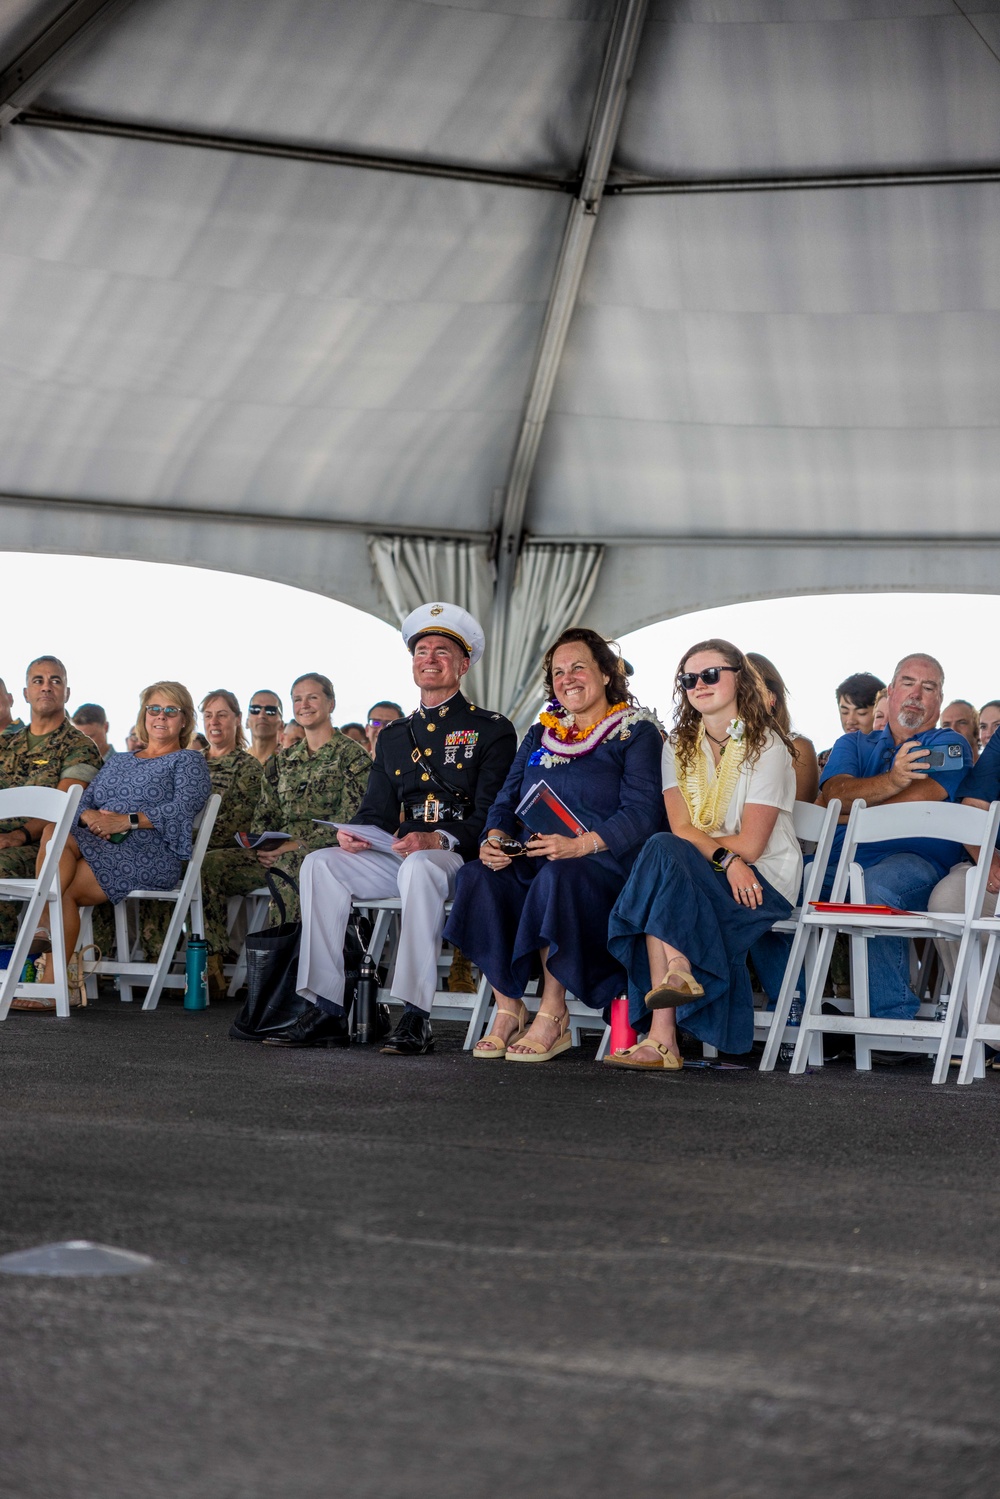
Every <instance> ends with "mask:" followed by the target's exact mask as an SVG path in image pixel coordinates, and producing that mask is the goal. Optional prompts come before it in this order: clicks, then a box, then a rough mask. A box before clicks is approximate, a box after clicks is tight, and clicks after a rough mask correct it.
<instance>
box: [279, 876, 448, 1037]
mask: <svg viewBox="0 0 1000 1499" xmlns="http://www.w3.org/2000/svg"><path fill="white" fill-rule="evenodd" d="M462 863H463V860H462V856H461V854H456V853H451V852H449V851H447V850H445V849H440V850H438V849H421V850H420V851H419V852H418V853H415V854H408V855H407V856H406V858H405V859H403V860H402V861H400V860H399V859H397V858H395V857H394V856H393V855H392V854H379V853H376V852H375V851H374V850H371V851H369V852H367V853H359V854H349V853H347V852H346V851H345V850H344V849H342V848H321V849H317V850H316V852H315V853H312V854H309V856H308V857H307V858H306V860H305V861H304V863H303V865H302V869H301V871H300V873H299V905H300V907H301V911H302V946H301V948H300V950H299V972H298V986H297V987H298V992H299V993H300V994H301V995H302V996H303V998H304V999H310V1000H312V1001H313V1003H314V1004H315V1002H316V1000H317V999H327V1000H332V1001H333V1002H334V1003H335V1004H338V1005H342V1004H343V1003H344V936H345V933H346V931H347V923H348V920H349V918H350V914H351V900H352V898H353V897H355V896H356V897H358V898H359V899H360V898H363V897H366V896H367V897H368V899H369V900H378V899H385V898H387V897H389V896H395V895H399V896H400V897H401V899H402V912H401V931H400V937H399V947H398V949H397V952H396V971H395V974H394V976H393V981H392V997H393V999H396V1000H400V1001H403V1002H405V1003H407V1004H411V1005H416V1006H417V1008H418V1009H421V1010H424V1011H425V1012H426V1013H428V1014H429V1013H430V1008H431V1005H432V1003H433V1000H434V993H435V990H436V989H437V962H438V958H439V956H440V953H441V933H442V932H443V931H444V905H445V901H446V900H449V899H450V898H451V896H452V895H453V893H454V890H455V876H456V875H457V874H458V871H459V870H460V869H461V867H462Z"/></svg>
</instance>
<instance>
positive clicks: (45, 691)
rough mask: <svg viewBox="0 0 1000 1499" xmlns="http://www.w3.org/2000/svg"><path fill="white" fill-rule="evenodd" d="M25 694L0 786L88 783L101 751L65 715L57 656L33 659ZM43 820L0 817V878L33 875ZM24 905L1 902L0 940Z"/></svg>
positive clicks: (6, 738) (0, 757)
mask: <svg viewBox="0 0 1000 1499" xmlns="http://www.w3.org/2000/svg"><path fill="white" fill-rule="evenodd" d="M24 698H25V702H26V703H27V704H28V706H29V707H30V709H31V720H30V723H28V724H22V725H21V727H20V728H18V729H14V730H13V732H11V733H6V734H4V735H3V736H2V737H0V788H3V787H10V786H56V787H58V789H59V790H60V791H67V790H69V788H70V787H71V786H88V785H89V784H90V782H91V781H92V780H93V779H94V777H95V776H96V775H97V772H98V771H99V770H100V768H101V764H102V761H101V752H100V750H99V749H98V748H97V746H96V744H94V742H93V740H91V739H88V738H87V736H86V734H81V733H80V730H79V729H78V728H76V727H75V726H74V725H73V724H72V723H70V721H69V719H68V718H67V716H66V702H67V700H68V698H69V685H68V683H67V681H66V668H65V667H64V666H63V664H62V662H61V661H59V660H57V659H56V658H55V657H53V656H40V657H39V658H38V660H37V661H32V663H31V665H30V666H29V667H28V674H27V677H26V681H25V688H24ZM42 826H43V824H40V823H38V822H36V821H29V822H27V823H25V822H24V821H22V820H20V819H18V820H14V819H10V818H8V819H7V820H6V821H4V822H0V879H15V880H24V879H29V880H30V879H32V878H33V876H34V873H35V860H36V858H37V855H38V840H39V837H40V836H41V831H42ZM23 910H24V907H23V905H20V904H17V905H11V904H9V903H6V902H5V903H3V904H0V942H13V941H14V939H15V938H16V936H17V928H18V922H19V920H20V916H21V913H22V912H23ZM15 1003H16V1001H15ZM53 1003H54V1002H53Z"/></svg>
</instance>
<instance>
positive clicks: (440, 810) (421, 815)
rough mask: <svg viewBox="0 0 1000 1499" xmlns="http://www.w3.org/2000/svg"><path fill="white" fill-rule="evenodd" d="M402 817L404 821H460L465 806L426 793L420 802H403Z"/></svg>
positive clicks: (463, 815) (463, 814) (462, 818)
mask: <svg viewBox="0 0 1000 1499" xmlns="http://www.w3.org/2000/svg"><path fill="white" fill-rule="evenodd" d="M403 817H404V820H405V821H406V822H427V823H435V822H462V821H463V820H464V818H465V808H464V807H460V806H459V805H458V803H457V802H449V801H441V800H440V799H439V798H438V797H436V796H434V795H432V794H428V795H427V796H426V797H425V798H424V800H423V801H422V802H404V803H403Z"/></svg>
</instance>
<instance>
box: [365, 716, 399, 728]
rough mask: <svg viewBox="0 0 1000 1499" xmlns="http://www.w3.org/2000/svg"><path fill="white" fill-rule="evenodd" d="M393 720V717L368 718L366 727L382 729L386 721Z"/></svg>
mask: <svg viewBox="0 0 1000 1499" xmlns="http://www.w3.org/2000/svg"><path fill="white" fill-rule="evenodd" d="M395 722H396V720H395V719H394V718H370V719H369V720H368V727H369V728H370V729H384V728H385V726H386V724H387V723H395Z"/></svg>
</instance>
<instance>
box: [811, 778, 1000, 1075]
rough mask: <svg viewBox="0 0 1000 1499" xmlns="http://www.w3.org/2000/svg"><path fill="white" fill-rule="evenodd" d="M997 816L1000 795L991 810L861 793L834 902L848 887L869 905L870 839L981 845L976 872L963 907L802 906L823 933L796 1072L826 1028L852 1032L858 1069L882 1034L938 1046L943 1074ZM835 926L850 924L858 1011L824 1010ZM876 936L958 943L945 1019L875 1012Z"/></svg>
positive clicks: (905, 1046)
mask: <svg viewBox="0 0 1000 1499" xmlns="http://www.w3.org/2000/svg"><path fill="white" fill-rule="evenodd" d="M998 823H1000V802H994V803H993V805H992V806H991V807H990V808H989V809H988V810H987V811H982V810H980V809H979V808H977V807H965V806H959V805H956V804H954V803H952V802H904V803H896V804H894V805H892V806H883V807H867V806H865V803H864V802H863V801H857V802H855V803H854V805H853V806H852V808H851V814H850V817H849V819H848V823H847V828H846V831H845V835H844V846H843V849H842V851H841V856H840V862H839V864H838V865H837V873H836V875H835V877H834V882H833V889H832V892H831V895H830V902H831V903H842V902H844V901H846V900H847V899H848V890H849V891H850V901H851V903H852V904H854V905H864V903H865V879H864V870H863V869H862V868H861V866H860V865H859V864H858V863H857V862H856V859H855V855H856V853H857V850H858V848H859V847H860V846H861V845H863V844H866V843H887V842H890V841H892V840H893V839H897V838H902V839H906V840H907V841H909V840H912V839H915V838H935V839H944V840H945V841H947V842H952V843H960V844H968V845H978V846H979V847H980V857H979V861H978V863H977V864H976V866H975V870H974V871H973V874H972V878H971V879H970V880H968V881H967V883H966V905H965V909H964V911H960V912H945V911H935V912H927V911H907V912H903V913H901V914H899V915H890V914H886V913H881V912H865V911H856V912H851V911H817V910H815V909H812V908H809V907H807V908H806V909H805V910H804V911H803V915H802V925H803V927H805V928H807V929H808V930H809V931H810V932H813V933H817V934H818V937H819V941H818V945H817V952H816V959H815V962H814V964H813V969H812V973H811V974H810V975H809V980H808V982H807V985H806V1001H805V1006H804V1009H803V1014H802V1021H801V1024H800V1026H799V1036H798V1040H797V1042H796V1046H795V1055H794V1056H793V1058H792V1063H791V1067H790V1071H791V1072H803V1071H804V1070H805V1066H806V1059H807V1052H808V1048H809V1044H810V1041H811V1040H812V1038H813V1036H815V1034H816V1033H817V1032H829V1033H834V1034H837V1035H852V1036H853V1037H854V1044H855V1051H856V1056H857V1061H856V1065H857V1067H858V1068H859V1069H860V1070H867V1069H868V1068H870V1067H871V1049H872V1044H873V1042H874V1041H875V1040H876V1039H878V1040H881V1041H883V1042H885V1043H887V1044H888V1046H889V1047H890V1048H891V1049H893V1050H899V1051H914V1052H925V1053H929V1054H932V1055H934V1054H935V1053H936V1061H935V1067H934V1082H935V1083H943V1082H944V1081H945V1079H946V1078H947V1076H948V1066H949V1063H950V1061H951V1057H952V1054H953V1052H954V1051H955V1049H956V1037H957V1035H958V1028H959V1023H960V1021H961V1019H962V1016H963V1012H964V1005H963V999H964V996H965V990H966V981H967V976H968V973H969V969H970V965H973V966H978V942H979V938H978V936H976V934H975V933H974V931H973V922H974V920H975V918H977V917H979V916H980V915H981V912H982V904H983V895H984V892H985V889H986V879H987V876H988V874H989V866H990V858H991V856H992V851H993V845H994V843H995V841H996V834H997V826H998ZM838 932H846V933H847V934H848V935H849V936H850V938H851V960H852V961H851V995H852V998H853V1001H854V1014H853V1015H824V1014H822V1012H821V1006H822V999H823V983H824V980H825V978H826V973H827V970H828V968H829V966H830V957H831V955H832V952H833V943H834V939H835V937H836V935H837V933H838ZM872 937H903V938H909V937H934V938H940V939H943V940H946V941H953V942H957V943H958V954H957V957H956V960H955V978H954V981H953V983H952V1000H951V1003H950V1004H949V1005H948V1007H947V1011H946V1013H945V1015H944V1017H943V1018H942V1019H937V1018H934V1016H933V1013H932V1014H931V1015H918V1016H916V1017H915V1018H913V1019H910V1020H902V1019H889V1018H885V1017H879V1016H873V1015H872V1014H871V1011H870V1005H869V996H868V962H867V942H868V941H869V940H870V939H871V938H872ZM926 1008H930V1007H926Z"/></svg>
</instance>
